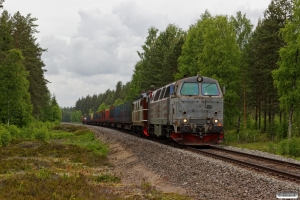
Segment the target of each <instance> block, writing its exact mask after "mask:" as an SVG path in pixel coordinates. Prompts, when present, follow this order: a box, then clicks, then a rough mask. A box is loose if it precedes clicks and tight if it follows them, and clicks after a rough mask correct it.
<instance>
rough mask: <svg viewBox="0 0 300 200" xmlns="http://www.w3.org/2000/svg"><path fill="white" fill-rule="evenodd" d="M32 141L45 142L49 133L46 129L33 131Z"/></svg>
mask: <svg viewBox="0 0 300 200" xmlns="http://www.w3.org/2000/svg"><path fill="white" fill-rule="evenodd" d="M34 139H36V140H44V141H45V140H47V139H49V131H48V129H47V128H46V127H41V128H35V129H34Z"/></svg>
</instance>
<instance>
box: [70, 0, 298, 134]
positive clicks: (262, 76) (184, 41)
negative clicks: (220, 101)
mask: <svg viewBox="0 0 300 200" xmlns="http://www.w3.org/2000/svg"><path fill="white" fill-rule="evenodd" d="M299 9H300V8H299V0H296V1H291V0H272V1H271V2H270V4H269V6H268V8H267V9H266V10H265V12H264V15H263V18H262V19H259V20H258V23H257V25H256V26H255V28H253V27H254V25H253V24H251V22H250V20H249V19H248V18H247V17H246V15H245V14H242V13H241V12H237V14H236V16H228V15H216V16H213V15H211V14H210V13H209V11H206V12H205V13H203V14H202V15H201V16H200V18H199V19H198V20H197V21H196V23H194V24H192V25H191V26H190V28H189V30H187V31H183V30H182V29H181V28H179V27H177V26H176V25H173V24H170V25H168V26H167V28H166V29H165V30H164V31H159V30H158V29H156V28H155V27H151V28H149V30H148V37H147V38H146V41H145V44H144V45H143V46H142V51H141V52H138V55H139V57H140V60H139V61H138V62H137V63H136V65H135V70H134V72H133V75H132V79H131V81H130V82H129V83H126V85H125V86H123V85H122V84H121V83H120V84H121V88H123V87H124V88H123V89H122V90H121V91H124V94H123V96H115V93H116V92H117V88H116V90H112V91H110V90H107V91H106V92H105V93H104V94H100V95H93V96H87V97H85V98H84V97H82V98H81V99H79V100H78V101H77V102H76V106H75V110H80V111H82V113H83V114H84V113H90V112H91V111H92V112H95V111H97V110H98V108H99V105H101V104H103V103H105V105H113V103H114V102H115V101H116V100H117V99H118V98H121V99H122V100H123V101H127V100H132V99H134V98H135V97H137V96H138V95H139V94H140V92H142V91H147V90H150V89H152V88H153V87H154V88H158V87H161V86H163V85H165V84H167V83H170V82H172V81H175V80H177V79H179V78H182V77H183V76H184V75H188V76H194V75H196V74H201V75H203V76H208V77H213V78H215V79H217V80H218V81H219V83H220V84H221V85H222V86H225V87H226V94H225V106H224V107H225V126H226V128H227V129H232V128H237V129H238V130H239V129H242V128H243V129H244V130H246V129H256V130H260V131H261V132H266V133H268V134H274V133H278V134H281V137H283V138H284V137H286V136H287V134H288V133H289V136H291V133H292V130H293V132H294V134H295V135H298V134H299V131H300V129H299V128H300V126H299V125H300V124H299V123H300V121H299V120H298V121H299V122H298V121H296V120H294V121H293V119H297V118H298V116H299V114H300V112H299V111H300V110H299V107H298V105H299V103H300V102H299V101H300V91H299V80H298V77H299V75H300V65H299V47H300V42H299V39H300V38H299V34H300V31H299V26H298V25H299V24H300V19H299V18H300V14H299V12H300V11H299ZM297 24H298V25H297ZM292 125H293V129H292ZM282 127H284V128H282ZM288 127H289V128H288ZM298 127H299V128H298Z"/></svg>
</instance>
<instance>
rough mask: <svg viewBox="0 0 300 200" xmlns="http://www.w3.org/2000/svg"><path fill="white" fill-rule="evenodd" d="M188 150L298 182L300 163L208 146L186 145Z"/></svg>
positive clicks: (299, 178)
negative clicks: (195, 146) (193, 146)
mask: <svg viewBox="0 0 300 200" xmlns="http://www.w3.org/2000/svg"><path fill="white" fill-rule="evenodd" d="M187 149H188V150H189V151H192V152H195V153H200V154H203V155H206V156H210V157H213V158H217V159H221V160H224V161H227V162H231V163H235V164H238V165H241V166H245V167H249V168H251V169H255V170H258V171H263V172H267V173H269V174H271V175H273V176H276V177H280V178H281V179H284V180H290V181H295V182H298V183H300V164H297V163H292V162H287V161H282V160H277V159H272V158H267V157H263V156H258V155H253V154H248V153H243V152H238V151H234V150H228V149H223V148H220V147H215V146H209V148H208V149H196V148H192V147H187Z"/></svg>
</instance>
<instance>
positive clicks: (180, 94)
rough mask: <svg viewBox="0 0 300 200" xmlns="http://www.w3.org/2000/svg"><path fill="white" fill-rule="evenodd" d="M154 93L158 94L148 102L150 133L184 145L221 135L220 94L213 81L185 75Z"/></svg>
mask: <svg viewBox="0 0 300 200" xmlns="http://www.w3.org/2000/svg"><path fill="white" fill-rule="evenodd" d="M166 91H168V92H167V93H166ZM158 93H164V94H163V95H162V94H158ZM154 94H158V95H157V96H156V95H155V97H154V98H152V99H151V101H150V117H149V119H150V124H152V125H153V126H152V127H151V126H150V128H149V130H150V133H151V131H152V132H153V133H154V134H155V135H156V136H167V137H170V138H172V139H173V140H174V141H176V142H178V143H183V144H187V145H199V144H215V143H219V142H221V140H222V139H223V137H224V134H223V94H222V91H221V89H220V86H219V84H218V82H217V80H215V79H212V78H208V77H202V76H193V77H188V78H184V79H181V80H178V81H176V82H174V83H172V84H169V85H167V86H165V87H163V88H160V89H158V90H157V91H154ZM151 128H152V129H151Z"/></svg>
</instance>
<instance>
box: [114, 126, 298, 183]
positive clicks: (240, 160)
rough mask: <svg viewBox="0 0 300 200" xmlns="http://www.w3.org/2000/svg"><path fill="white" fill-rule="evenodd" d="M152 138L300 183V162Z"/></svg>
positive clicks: (175, 146)
mask: <svg viewBox="0 0 300 200" xmlns="http://www.w3.org/2000/svg"><path fill="white" fill-rule="evenodd" d="M116 130H118V131H120V132H123V133H127V134H130V135H133V136H136V137H141V136H140V135H137V134H134V133H131V132H128V131H124V130H120V129H116ZM142 138H143V137H142ZM145 139H146V138H145ZM148 139H149V138H148ZM150 140H152V141H155V142H158V143H161V144H164V145H168V146H172V147H174V148H180V149H184V150H187V151H190V152H194V153H197V154H201V155H205V156H209V157H213V158H216V159H220V160H223V161H226V162H230V163H234V164H237V165H240V166H243V167H246V168H251V169H253V170H256V171H259V172H266V173H268V174H270V175H272V176H275V177H278V178H280V179H281V180H289V181H293V182H297V183H300V164H297V163H292V162H287V161H282V160H278V159H273V158H267V157H264V156H258V155H254V154H248V153H244V152H239V151H234V150H229V149H224V148H221V147H216V146H207V148H201V149H199V148H195V147H189V146H183V145H180V144H177V143H174V142H172V141H169V140H160V139H157V138H151V139H150Z"/></svg>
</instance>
